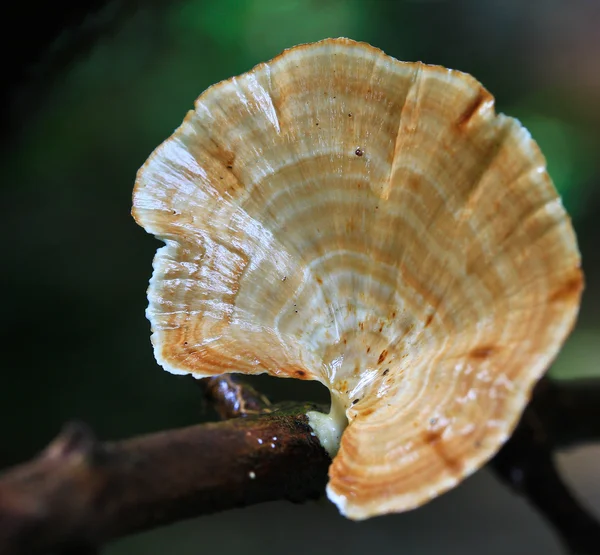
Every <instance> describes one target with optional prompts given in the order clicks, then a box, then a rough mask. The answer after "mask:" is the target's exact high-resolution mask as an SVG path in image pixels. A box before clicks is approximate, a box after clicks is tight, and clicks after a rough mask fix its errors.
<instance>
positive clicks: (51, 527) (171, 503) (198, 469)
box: [0, 406, 331, 555]
mask: <svg viewBox="0 0 600 555" xmlns="http://www.w3.org/2000/svg"><path fill="white" fill-rule="evenodd" d="M310 408H311V407H309V406H302V407H296V410H295V411H285V412H283V411H274V412H273V413H272V414H269V415H264V416H261V417H260V418H253V417H248V418H238V419H233V420H227V421H225V422H218V423H210V424H201V425H198V426H193V427H190V428H184V429H180V430H170V431H167V432H162V433H158V434H152V435H148V436H143V437H139V438H135V439H131V440H127V441H121V442H115V443H101V442H99V441H97V440H96V439H95V437H94V436H93V434H92V433H91V431H90V430H89V429H87V428H86V427H85V426H83V425H79V424H76V425H74V424H71V425H69V426H67V427H66V428H65V430H64V431H63V432H62V433H61V434H60V435H59V436H58V438H57V439H56V440H54V442H52V443H51V444H50V446H49V447H48V448H47V449H46V450H45V451H44V452H43V453H42V454H41V455H40V456H39V457H38V458H36V459H34V460H33V461H32V462H29V463H26V464H24V465H22V466H19V467H17V468H15V469H13V470H11V471H9V472H7V473H6V474H4V476H2V477H1V478H0V553H2V554H4V555H21V554H32V555H33V554H38V553H40V554H41V553H48V552H50V551H52V552H56V551H58V552H60V553H65V554H66V553H79V552H90V551H91V552H93V550H94V549H95V548H97V547H98V546H101V545H102V544H104V543H105V542H107V541H108V540H110V539H113V538H117V537H120V536H123V535H126V534H130V533H133V532H137V531H141V530H147V529H151V528H155V527H157V526H160V525H164V524H168V523H171V522H175V521H177V520H181V519H184V518H189V517H193V516H198V515H202V514H207V513H212V512H216V511H222V510H225V509H230V508H233V507H242V506H245V505H251V504H254V503H261V502H263V501H271V500H275V499H288V500H290V501H295V502H299V501H304V500H306V499H312V498H317V497H318V496H320V495H321V494H322V493H323V490H324V487H325V483H326V480H327V469H328V467H329V464H330V462H331V460H330V458H329V456H328V455H327V453H326V452H325V450H324V449H323V448H322V447H321V446H320V444H319V442H318V440H317V439H316V437H315V436H314V435H312V433H311V430H310V428H309V426H308V423H307V418H306V416H305V413H306V411H307V410H310Z"/></svg>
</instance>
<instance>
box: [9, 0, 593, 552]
mask: <svg viewBox="0 0 600 555" xmlns="http://www.w3.org/2000/svg"><path fill="white" fill-rule="evenodd" d="M79 4H81V5H75V6H72V7H69V8H67V7H66V3H65V5H62V3H61V2H59V1H57V2H53V3H48V4H47V5H45V6H44V7H39V8H37V9H36V10H34V9H32V7H31V5H30V4H28V3H22V5H12V6H11V7H10V8H7V9H8V10H10V12H9V13H5V14H4V17H3V18H2V19H3V23H2V26H3V27H4V29H3V31H4V32H3V33H2V45H1V46H2V52H3V86H2V88H1V91H2V97H3V98H2V100H3V102H2V104H1V105H2V109H3V112H2V117H3V119H2V124H3V127H2V151H1V155H2V159H1V164H2V166H1V168H2V174H1V175H2V189H1V195H2V205H1V206H2V218H1V219H0V226H2V227H4V231H3V237H4V241H5V244H4V248H3V257H2V266H1V270H2V271H1V276H2V278H3V280H4V283H5V286H4V287H3V290H4V300H3V305H4V309H3V311H2V312H3V315H4V316H3V318H2V322H1V324H0V326H1V337H2V343H3V347H2V354H3V361H2V366H1V367H0V368H1V372H0V434H1V440H0V468H4V467H6V466H9V465H11V464H15V463H17V462H19V461H20V460H22V459H25V458H28V457H30V456H32V455H34V454H35V453H36V451H38V450H39V449H41V448H42V447H43V446H44V445H45V444H46V442H47V441H48V440H50V439H51V438H52V437H53V436H54V435H55V434H56V433H57V431H58V430H59V429H60V427H61V425H62V424H63V423H64V422H65V421H66V420H69V419H72V418H78V419H82V420H84V421H86V422H88V423H89V424H90V425H91V426H92V427H93V429H94V430H95V431H96V432H97V434H98V435H99V436H100V437H101V438H103V439H118V438H124V437H128V436H131V435H134V434H140V433H145V432H152V431H156V430H162V429H167V428H169V427H175V426H184V425H188V424H192V423H196V422H198V421H201V420H204V419H207V418H212V416H213V415H212V414H211V412H210V411H209V410H207V409H206V408H205V407H204V406H203V403H202V400H201V398H200V397H201V396H200V392H199V389H198V387H197V386H195V384H194V383H193V379H191V378H189V377H176V376H172V375H169V374H167V373H166V372H163V371H162V370H161V369H160V368H159V367H158V366H157V364H156V363H155V361H154V358H153V355H152V350H151V346H150V331H149V325H148V322H147V321H146V319H145V317H144V309H145V306H146V297H145V290H146V286H147V282H148V279H149V277H150V273H151V262H152V257H153V254H154V252H155V250H156V248H157V247H158V246H159V243H158V242H157V241H156V240H155V239H153V238H152V237H151V236H149V235H146V234H145V233H144V231H143V230H142V229H140V228H138V227H137V226H136V225H135V223H134V222H133V220H132V218H131V216H130V205H131V191H132V187H133V181H134V178H135V173H136V171H137V169H138V167H139V166H141V164H142V163H143V162H144V161H145V159H146V158H147V156H148V155H149V154H150V152H151V151H152V150H153V149H154V148H155V147H156V146H157V145H158V144H159V143H160V142H161V141H162V140H164V139H165V138H166V137H167V136H169V135H170V133H171V132H172V131H173V130H174V128H175V127H177V126H178V125H179V123H180V122H181V120H182V119H183V116H184V115H185V113H186V111H187V110H188V109H190V108H191V107H192V103H193V101H194V99H195V98H196V97H197V96H198V95H199V94H200V93H201V92H202V91H203V90H204V89H205V88H206V87H208V86H209V85H211V84H212V83H215V82H217V81H219V80H222V79H225V78H228V77H230V76H232V75H235V74H239V73H241V72H244V71H246V70H248V69H250V68H251V67H252V66H253V65H255V64H256V63H258V62H261V61H266V60H268V59H269V58H271V57H273V56H275V55H276V54H278V53H279V52H280V51H281V50H283V49H284V48H287V47H290V46H293V45H296V44H299V43H302V42H311V41H315V40H319V39H322V38H325V37H335V36H347V37H350V38H354V39H357V40H364V41H367V42H370V43H371V44H373V45H375V46H378V47H380V48H382V49H383V50H384V51H385V52H387V53H388V54H390V55H392V56H394V57H396V58H399V59H401V60H411V61H412V60H422V61H424V62H428V63H433V64H441V65H445V66H447V67H451V68H456V69H460V70H463V71H466V72H469V73H472V74H473V75H475V76H476V77H477V78H478V79H479V80H480V81H481V82H482V83H483V84H484V85H485V86H486V87H487V88H488V89H489V90H490V91H491V92H492V93H493V94H494V95H495V97H496V99H497V106H498V110H499V111H502V112H505V113H507V114H509V115H513V116H517V117H518V118H519V119H521V121H522V122H523V123H524V124H525V125H526V126H527V127H528V128H529V129H530V131H531V133H532V134H533V136H534V138H535V139H537V141H538V142H539V143H540V145H541V147H542V149H543V151H544V153H545V154H546V156H547V158H548V166H549V169H550V173H551V175H552V177H553V179H554V181H555V183H556V186H557V187H558V189H559V191H560V192H561V194H562V195H563V198H564V202H565V205H566V206H567V209H568V210H569V211H570V213H571V215H572V217H573V222H574V225H575V228H576V230H577V233H578V237H579V241H580V247H581V250H582V253H583V261H584V262H583V265H584V271H585V273H586V280H587V289H586V291H585V294H584V298H583V305H582V310H581V316H580V319H579V322H578V325H577V328H576V330H575V331H574V333H573V335H572V336H571V338H570V339H569V341H568V343H567V345H566V346H565V348H564V350H563V352H562V354H561V355H560V357H559V359H558V361H557V362H556V364H555V366H554V367H553V368H552V370H551V372H552V374H553V375H555V376H557V377H560V378H561V379H572V378H575V377H578V376H583V375H585V376H591V375H596V376H599V377H600V368H599V365H598V360H600V275H599V274H600V249H599V248H598V245H599V241H600V225H599V224H598V222H599V219H600V156H599V154H598V153H599V149H600V132H599V129H600V1H598V0H587V1H586V0H562V1H561V0H545V1H543V0H529V1H524V0H504V1H497V2H493V1H485V2H483V1H481V0H472V1H462V2H458V1H457V2H452V1H435V0H429V1H427V0H421V1H417V0H414V1H408V0H406V1H400V0H397V1H392V0H390V1H367V0H251V1H242V0H218V1H217V0H183V1H181V0H179V1H167V0H152V1H148V2H144V3H136V2H126V1H124V0H113V1H111V2H106V1H103V0H91V1H89V2H87V3H79ZM9 32H10V33H14V35H11V34H10V33H9ZM258 381H259V383H260V386H261V387H262V388H263V390H265V391H266V392H268V393H270V394H271V395H272V396H274V397H275V398H277V399H282V398H296V399H302V398H309V399H313V400H325V399H326V398H327V395H326V394H325V391H324V390H323V389H322V388H320V387H317V386H316V385H314V384H307V383H304V382H298V381H290V380H274V379H268V378H259V379H258ZM559 464H560V466H561V468H563V469H564V472H565V473H566V477H567V479H568V481H569V482H570V483H571V484H572V485H573V487H574V488H575V489H576V491H577V493H578V495H579V496H580V498H581V499H582V500H584V502H585V503H587V504H588V505H589V506H590V507H591V508H592V510H593V511H595V513H596V514H597V515H599V516H600V446H598V447H594V446H590V447H586V448H582V449H578V450H577V451H574V452H573V451H571V452H569V453H563V454H560V455H559ZM332 550H339V552H341V553H344V555H352V554H354V553H356V554H359V553H360V554H362V555H364V553H366V552H369V553H371V552H372V553H377V554H378V555H380V554H386V553H390V554H391V553H403V554H407V555H408V554H415V555H420V554H428V553H431V554H442V555H451V554H455V553H456V554H461V555H462V554H468V553H481V552H485V553H488V554H498V555H500V554H502V555H504V554H505V553H507V552H511V553H513V554H516V555H518V554H532V553H533V554H537V553H539V554H544V555H553V554H558V553H561V550H560V546H559V544H558V542H557V541H556V538H555V536H554V533H553V531H552V530H551V529H550V528H549V527H548V526H547V525H546V524H545V522H544V521H542V519H541V518H540V517H539V516H538V515H537V513H535V512H534V511H533V510H531V509H530V508H529V507H528V505H527V503H526V502H525V501H523V500H522V499H520V498H518V497H516V496H515V495H513V494H512V493H511V492H509V491H508V490H506V489H505V488H504V487H503V486H502V485H500V483H499V482H497V481H496V479H495V477H493V476H492V474H491V473H490V472H489V471H487V470H485V469H484V470H482V471H480V472H478V473H477V474H476V475H475V476H473V477H472V478H470V479H468V480H467V481H466V482H465V483H464V484H462V485H461V486H460V487H458V488H457V489H455V490H454V491H452V492H450V493H448V494H446V495H444V496H442V497H441V498H439V499H437V500H434V501H433V502H432V503H430V504H429V505H427V506H425V507H423V508H421V509H419V510H416V511H413V512H411V513H408V514H403V515H394V516H388V517H382V518H377V519H373V520H370V521H367V522H364V523H359V524H356V523H351V522H349V521H346V520H345V519H343V518H342V517H340V516H339V515H338V514H337V511H336V510H335V508H334V507H333V506H332V505H331V504H330V503H329V502H327V501H320V502H318V503H309V504H306V505H298V506H296V505H292V504H287V503H283V502H281V503H271V504H266V505H262V506H256V507H252V508H248V509H244V510H236V511H231V512H227V513H223V514H219V515H215V516H210V517H205V518H201V519H197V520H192V521H188V522H185V523H181V524H177V525H174V526H171V527H168V528H164V529H160V530H156V531H153V532H150V533H146V534H140V535H138V536H135V537H130V538H126V539H123V540H120V541H118V542H115V543H114V544H112V545H111V546H110V547H109V548H107V549H106V553H107V554H109V555H124V554H136V553H144V554H157V555H158V554H163V553H173V554H174V555H184V554H196V553H201V552H202V553H209V552H211V553H222V554H229V553H239V552H240V551H243V552H245V553H249V554H252V553H261V554H262V555H268V554H271V553H272V554H275V553H281V552H285V553H288V554H296V553H298V554H300V553H311V554H312V555H318V554H321V553H323V554H325V553H327V554H329V553H331V551H332Z"/></svg>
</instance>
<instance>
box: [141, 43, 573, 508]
mask: <svg viewBox="0 0 600 555" xmlns="http://www.w3.org/2000/svg"><path fill="white" fill-rule="evenodd" d="M133 200H134V209H133V214H134V217H135V218H136V220H137V222H138V223H139V224H140V225H141V226H143V227H144V228H145V229H146V230H147V231H148V232H150V233H153V234H154V235H156V236H157V237H158V238H160V239H162V240H163V241H164V242H165V243H166V245H165V246H164V247H162V248H161V249H160V250H159V251H158V252H157V254H156V258H155V260H154V274H153V276H152V279H151V282H150V288H149V290H148V296H149V307H148V310H147V315H148V318H149V319H150V321H151V324H152V330H153V335H152V342H153V345H154V349H155V355H156V358H157V360H158V361H159V363H160V364H161V365H162V366H163V367H164V368H165V369H167V370H169V371H170V372H174V373H192V374H194V375H196V376H198V377H201V376H209V375H213V374H221V373H223V372H244V373H249V374H255V373H260V372H268V373H269V374H272V375H275V376H281V377H295V378H301V379H310V380H319V381H320V382H322V383H324V384H325V385H326V386H327V387H329V389H330V390H331V392H332V396H334V398H335V399H336V400H337V402H339V403H341V404H342V405H343V406H344V408H345V409H346V414H347V417H348V420H349V426H348V428H347V429H346V430H345V432H344V434H343V436H342V440H341V446H340V449H339V452H338V454H337V456H336V457H335V459H334V461H333V463H332V466H331V469H330V482H329V485H328V494H329V497H330V498H331V499H332V500H334V501H335V502H336V503H337V505H338V507H339V508H340V510H341V511H342V512H343V513H344V514H346V515H347V516H349V517H350V518H355V519H362V518H367V517H369V516H373V515H377V514H382V513H386V512H395V511H402V510H407V509H409V508H412V507H415V506H417V505H420V504H422V503H424V502H425V501H427V500H428V499H430V498H432V497H434V496H436V495H438V494H440V493H441V492H443V491H445V490H447V489H448V488H450V487H452V486H453V485H454V484H456V483H457V482H458V481H460V480H461V479H462V478H464V477H465V476H467V475H468V474H470V473H471V472H472V471H474V470H475V469H477V468H478V467H480V466H481V465H482V464H483V463H485V461H487V460H488V459H489V458H490V457H491V456H492V455H493V454H494V453H495V452H496V451H497V450H498V449H499V447H500V445H501V444H502V442H503V441H504V440H505V439H506V438H507V436H508V435H509V434H510V432H511V430H512V429H513V427H514V425H515V423H516V421H517V419H518V417H519V416H520V414H521V411H522V410H523V408H524V406H525V404H526V402H527V400H528V396H529V393H530V390H531V388H532V386H533V384H534V383H535V381H536V380H537V379H538V378H539V377H540V376H541V374H542V373H543V372H544V371H545V369H546V368H547V367H548V365H549V364H550V362H551V361H552V359H553V357H554V356H555V355H556V353H557V351H558V350H559V348H560V346H561V345H562V342H563V341H564V339H565V338H566V336H567V334H568V332H569V331H570V329H571V327H572V325H573V323H574V320H575V317H576V314H577V310H578V306H579V300H580V294H581V289H582V283H583V280H582V274H581V271H580V258H579V253H578V249H577V244H576V239H575V236H574V233H573V229H572V227H571V223H570V220H569V218H568V216H567V214H566V212H565V210H564V208H563V206H562V204H561V201H560V199H559V197H558V195H557V193H556V191H555V189H554V187H553V185H552V183H551V181H550V178H549V177H548V174H547V173H546V167H545V160H544V158H543V156H542V154H541V153H540V151H539V149H538V147H537V146H536V144H535V143H534V142H533V140H532V139H531V137H530V135H529V134H528V132H527V131H526V130H525V129H524V128H523V127H522V126H521V125H520V124H519V123H518V122H517V121H516V120H514V119H511V118H509V117H506V116H503V115H496V114H495V112H494V105H493V98H492V96H491V95H490V94H489V93H488V92H487V91H486V90H485V89H484V88H483V87H482V86H481V85H480V84H479V83H478V82H477V81H476V80H475V79H473V78H472V77H470V76H469V75H466V74H464V73H460V72H457V71H451V70H446V69H443V68H441V67H433V66H426V65H423V64H421V63H402V62H399V61H397V60H395V59H393V58H390V57H388V56H386V55H385V54H384V53H383V52H381V51H380V50H377V49H375V48H373V47H371V46H369V45H367V44H364V43H356V42H353V41H350V40H347V39H335V40H325V41H322V42H318V43H315V44H310V45H303V46H299V47H296V48H293V49H291V50H287V51H285V52H284V53H283V54H282V55H281V56H279V57H277V58H275V59H274V60H272V61H271V62H268V63H265V64H261V65H259V66H257V67H255V68H254V69H253V70H252V71H250V72H249V73H246V74H244V75H242V76H240V77H235V78H232V79H230V80H228V81H224V82H222V83H219V84H217V85H215V86H213V87H211V88H209V89H208V90H207V91H206V92H205V93H204V94H202V95H201V96H200V98H199V99H198V100H197V101H196V105H195V109H194V110H193V111H190V112H189V113H188V115H187V117H186V118H185V120H184V122H183V124H182V125H181V126H180V127H179V128H178V129H177V130H176V131H175V133H174V134H173V136H172V137H170V138H169V139H168V140H167V141H165V142H164V143H163V144H162V145H161V146H160V147H158V148H157V149H156V151H155V152H154V153H153V154H152V156H151V157H150V158H149V160H148V161H147V162H146V164H145V165H144V166H143V167H142V169H141V170H140V171H139V173H138V177H137V182H136V186H135V191H134V198H133Z"/></svg>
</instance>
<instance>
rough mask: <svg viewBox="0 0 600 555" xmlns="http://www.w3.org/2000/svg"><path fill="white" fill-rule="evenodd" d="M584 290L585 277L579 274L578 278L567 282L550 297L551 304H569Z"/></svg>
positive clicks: (575, 277)
mask: <svg viewBox="0 0 600 555" xmlns="http://www.w3.org/2000/svg"><path fill="white" fill-rule="evenodd" d="M582 288H583V276H582V274H581V272H578V273H577V275H576V276H574V277H572V278H571V279H569V280H567V281H566V282H565V283H563V284H562V285H561V286H560V287H559V288H558V289H556V290H555V291H554V292H553V293H552V294H551V295H550V302H551V303H560V302H569V301H571V300H572V299H573V297H575V296H577V295H579V293H580V292H581V289H582Z"/></svg>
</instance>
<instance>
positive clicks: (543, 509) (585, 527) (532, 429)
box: [491, 379, 600, 555]
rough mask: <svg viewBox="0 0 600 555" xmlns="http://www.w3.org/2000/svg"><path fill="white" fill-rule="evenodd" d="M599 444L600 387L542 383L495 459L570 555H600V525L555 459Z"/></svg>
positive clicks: (499, 470) (502, 475) (584, 383)
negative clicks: (559, 452) (565, 450)
mask: <svg viewBox="0 0 600 555" xmlns="http://www.w3.org/2000/svg"><path fill="white" fill-rule="evenodd" d="M599 439H600V383H599V382H598V380H595V381H573V382H552V381H550V380H547V379H545V380H542V381H541V382H540V383H539V384H538V386H537V387H536V389H535V391H534V394H533V397H532V400H531V403H530V404H529V406H528V407H527V409H526V410H525V413H524V414H523V417H522V419H521V422H520V423H519V425H518V427H517V429H516V430H515V432H514V433H513V435H512V436H511V438H510V439H509V440H508V442H507V443H506V444H505V445H504V447H503V448H502V449H501V451H500V452H499V453H498V454H497V455H496V456H495V457H494V459H493V460H492V463H491V466H492V468H493V469H494V471H495V472H496V474H497V475H498V476H499V477H500V479H501V480H502V481H504V482H505V483H507V484H508V485H510V486H511V487H512V488H513V489H514V490H515V491H517V492H518V493H520V494H521V495H523V496H525V497H527V499H528V500H529V502H530V503H531V504H532V505H533V506H535V507H536V508H537V509H538V510H539V511H540V513H541V514H542V515H543V516H544V517H545V518H546V519H547V520H548V521H549V522H550V524H552V526H553V528H554V530H555V531H556V532H557V533H558V535H559V537H560V539H561V540H562V542H563V544H564V545H565V546H566V547H567V548H568V549H569V550H570V552H572V553H576V554H579V555H600V523H599V522H598V521H597V520H596V519H595V518H594V517H593V516H591V515H590V514H589V513H588V512H587V511H586V509H585V508H584V507H583V506H582V505H581V504H580V503H579V502H578V501H577V500H576V499H575V497H574V496H573V495H572V494H571V492H570V491H569V489H568V487H567V486H566V484H565V483H564V482H563V480H562V478H561V477H560V474H559V473H558V471H557V469H556V467H555V465H554V461H553V458H552V454H553V452H554V451H556V449H559V448H561V447H564V446H566V445H575V444H578V443H585V442H589V441H598V440H599Z"/></svg>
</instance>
